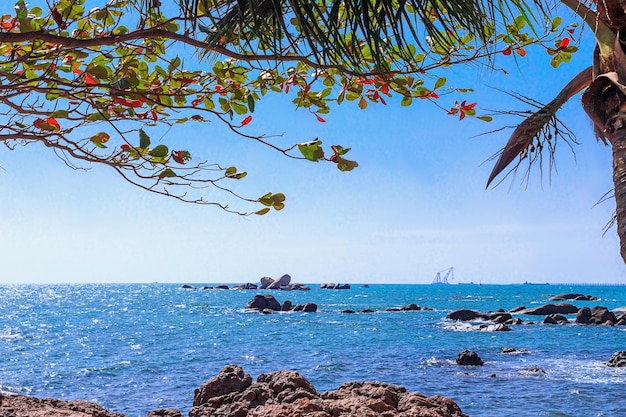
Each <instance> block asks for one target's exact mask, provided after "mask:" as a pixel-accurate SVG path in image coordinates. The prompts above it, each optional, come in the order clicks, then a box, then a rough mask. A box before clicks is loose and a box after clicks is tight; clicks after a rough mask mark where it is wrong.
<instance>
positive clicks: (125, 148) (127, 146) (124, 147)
mask: <svg viewBox="0 0 626 417" xmlns="http://www.w3.org/2000/svg"><path fill="white" fill-rule="evenodd" d="M120 149H122V150H123V151H126V152H128V151H130V145H129V144H128V143H124V144H123V145H122V146H120Z"/></svg>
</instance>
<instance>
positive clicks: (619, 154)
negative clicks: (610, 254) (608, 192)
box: [611, 129, 626, 263]
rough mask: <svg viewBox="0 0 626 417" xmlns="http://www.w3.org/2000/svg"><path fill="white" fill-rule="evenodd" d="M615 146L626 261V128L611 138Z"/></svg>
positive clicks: (622, 247)
mask: <svg viewBox="0 0 626 417" xmlns="http://www.w3.org/2000/svg"><path fill="white" fill-rule="evenodd" d="M611 145H612V148H613V185H614V187H615V206H616V210H615V214H616V218H617V235H618V236H619V241H620V245H619V246H620V254H621V255H622V259H623V260H624V262H625V263H626V129H621V130H619V131H618V132H617V134H615V135H613V137H612V139H611Z"/></svg>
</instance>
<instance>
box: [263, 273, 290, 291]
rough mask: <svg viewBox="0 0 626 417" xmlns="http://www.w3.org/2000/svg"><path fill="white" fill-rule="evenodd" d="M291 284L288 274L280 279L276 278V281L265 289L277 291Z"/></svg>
mask: <svg viewBox="0 0 626 417" xmlns="http://www.w3.org/2000/svg"><path fill="white" fill-rule="evenodd" d="M290 282H291V276H289V274H285V275H283V276H282V277H280V278H278V280H276V281H274V282H272V283H271V284H270V285H269V286H268V287H267V289H268V290H279V289H280V288H281V287H287V286H288V285H289V283H290Z"/></svg>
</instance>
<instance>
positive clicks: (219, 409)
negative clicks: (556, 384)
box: [0, 365, 468, 417]
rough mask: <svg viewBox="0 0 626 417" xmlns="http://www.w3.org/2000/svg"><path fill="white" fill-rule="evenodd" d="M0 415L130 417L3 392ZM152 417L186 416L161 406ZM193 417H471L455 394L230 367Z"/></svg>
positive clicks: (209, 386) (208, 388) (203, 391)
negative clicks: (328, 386) (337, 383)
mask: <svg viewBox="0 0 626 417" xmlns="http://www.w3.org/2000/svg"><path fill="white" fill-rule="evenodd" d="M0 417H126V416H124V415H123V414H118V413H112V412H109V411H107V410H105V409H104V408H102V407H100V406H99V405H97V404H94V403H91V402H87V401H62V400H57V399H54V398H47V399H38V398H33V397H26V396H24V395H3V394H0ZM147 417H182V413H181V412H180V411H179V410H168V409H159V410H153V411H150V412H148V415H147ZM189 417H468V416H467V415H466V414H463V412H462V411H461V409H460V408H459V406H458V405H457V404H456V403H455V402H454V401H452V400H451V399H450V398H447V397H443V396H440V395H435V396H432V397H427V396H425V395H422V394H418V393H416V392H407V390H406V388H404V387H401V386H399V385H393V384H385V383H382V382H347V383H345V384H343V385H342V386H341V387H339V389H338V390H336V391H330V392H325V393H323V394H320V393H318V392H317V390H316V389H315V387H314V386H313V385H312V384H311V383H310V382H309V381H308V380H307V379H306V378H304V377H303V376H302V375H300V374H299V373H297V372H294V371H286V370H283V371H276V372H272V373H269V374H261V375H259V377H258V378H257V380H256V382H254V381H253V380H252V377H251V376H250V375H248V374H246V373H245V372H244V370H243V369H242V368H241V367H240V366H237V365H228V366H226V367H224V368H223V369H222V370H221V371H220V373H219V374H218V375H217V376H216V377H214V378H211V379H210V380H209V381H207V382H205V383H204V384H203V385H202V386H201V387H200V388H198V389H196V390H195V392H194V397H193V408H192V409H191V411H190V412H189Z"/></svg>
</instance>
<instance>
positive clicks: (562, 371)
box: [0, 284, 626, 417]
mask: <svg viewBox="0 0 626 417" xmlns="http://www.w3.org/2000/svg"><path fill="white" fill-rule="evenodd" d="M311 287H312V289H311V291H273V292H271V294H272V295H274V296H275V297H276V299H277V300H278V301H279V302H281V303H282V302H283V301H284V300H286V299H289V300H291V301H292V302H293V304H294V305H295V304H303V303H306V302H313V303H316V304H317V305H318V311H317V312H316V313H293V312H291V313H278V314H269V315H265V314H259V313H255V312H249V311H246V310H245V306H246V303H247V302H248V301H249V300H251V299H252V298H253V297H254V295H255V294H257V293H268V292H269V291H256V290H185V289H181V288H180V285H176V284H150V285H132V284H127V285H96V284H94V285H37V286H29V285H16V286H0V391H4V392H14V393H20V394H26V395H32V396H37V397H57V398H62V399H67V400H69V399H84V400H89V401H95V402H97V403H99V404H100V405H102V406H104V407H105V408H107V409H109V410H111V411H116V412H120V413H124V414H126V415H128V416H129V417H144V416H145V415H146V413H147V412H148V411H149V410H152V409H156V408H178V409H180V410H182V411H183V412H184V413H185V414H186V413H187V412H188V411H189V409H190V407H191V403H192V399H193V391H194V389H195V388H197V387H199V386H200V385H201V384H202V383H203V382H205V381H207V380H208V379H210V378H212V377H213V376H215V375H216V374H217V373H218V372H219V371H220V369H221V368H222V367H224V366H225V365H227V364H231V363H235V364H238V365H241V366H242V367H243V368H244V370H245V371H246V372H247V373H249V374H251V375H252V376H253V377H254V378H256V377H257V376H258V375H259V374H261V373H268V372H272V371H276V370H280V369H290V370H294V371H297V372H300V373H301V374H303V375H304V376H305V377H306V378H307V379H309V380H310V381H311V382H312V383H313V384H314V385H315V387H316V388H317V390H318V391H319V392H323V391H328V390H335V389H337V388H338V387H339V386H340V385H341V384H342V383H343V382H347V381H354V380H356V381H364V380H369V381H371V380H378V381H383V382H388V383H393V384H399V385H403V386H405V387H406V388H407V389H408V390H410V391H417V392H420V393H423V394H426V395H429V396H430V395H434V394H441V395H445V396H448V397H451V398H452V399H453V400H454V401H456V402H457V403H458V404H459V405H460V406H461V408H462V410H463V411H464V412H465V413H466V414H468V415H469V416H471V417H509V416H517V417H524V416H529V417H536V416H546V417H557V416H558V417H566V416H572V417H574V416H576V417H579V416H580V417H591V416H610V417H618V416H626V398H625V397H624V392H625V390H626V369H625V368H621V369H619V368H609V367H607V366H606V365H605V362H606V361H607V360H608V359H609V358H610V357H611V355H612V354H613V353H614V352H616V351H622V350H626V326H615V327H609V326H581V325H575V324H570V325H544V324H541V319H542V318H543V317H537V316H534V317H533V316H519V317H520V318H522V319H523V320H524V322H525V323H528V322H529V321H535V322H536V323H537V324H524V325H517V326H511V327H512V331H510V332H487V331H480V330H478V329H477V328H476V327H475V326H469V325H467V324H462V323H454V322H450V321H449V320H446V319H445V316H446V314H447V313H448V312H450V311H452V310H455V309H459V308H468V309H473V310H478V311H481V312H487V311H495V310H497V309H499V308H503V309H505V310H509V309H512V308H514V307H517V306H521V305H523V306H526V307H536V306H539V305H542V304H546V303H548V298H549V297H550V296H551V295H555V294H559V293H566V292H576V293H583V294H589V295H593V296H596V297H599V298H600V300H599V301H572V303H573V304H575V305H577V306H579V307H582V306H588V307H593V306H595V305H603V306H606V307H608V308H610V309H614V308H617V307H623V306H626V287H624V286H600V285H598V286H570V285H567V286H565V285H371V286H370V287H369V288H361V287H360V286H358V285H353V286H352V289H350V290H326V289H320V288H319V285H312V286H311ZM410 303H415V304H417V305H419V306H421V307H428V308H430V309H432V310H420V311H401V312H388V311H384V310H385V309H387V308H391V307H401V306H404V305H408V304H410ZM347 309H351V310H355V311H361V310H363V309H372V310H375V311H376V312H374V313H357V314H348V313H343V312H342V311H343V310H347ZM569 318H570V320H571V321H573V319H574V317H573V316H571V315H570V316H569ZM503 347H514V348H516V349H518V350H522V349H525V350H526V351H527V352H525V353H523V354H503V353H501V349H502V348H503ZM466 349H469V350H473V351H475V352H477V353H478V355H479V356H480V357H481V358H482V359H483V360H484V361H485V364H484V366H480V367H462V366H459V365H457V364H456V363H455V358H456V356H457V355H458V353H460V352H462V351H463V350H466ZM531 368H539V369H541V370H543V371H544V372H530V371H529V370H530V369H531Z"/></svg>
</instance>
